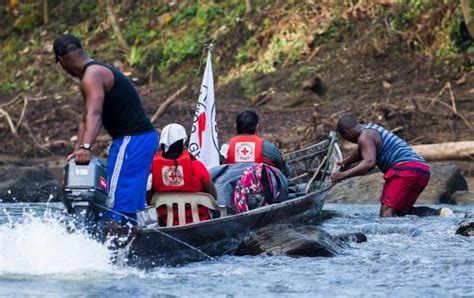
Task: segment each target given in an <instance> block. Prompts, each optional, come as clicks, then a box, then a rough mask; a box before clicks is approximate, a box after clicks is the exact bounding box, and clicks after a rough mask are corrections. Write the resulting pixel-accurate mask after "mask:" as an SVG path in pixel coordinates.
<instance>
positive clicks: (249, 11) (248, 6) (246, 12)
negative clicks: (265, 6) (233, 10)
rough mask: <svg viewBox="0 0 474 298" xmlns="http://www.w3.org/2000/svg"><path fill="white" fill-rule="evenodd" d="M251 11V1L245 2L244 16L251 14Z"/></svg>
mask: <svg viewBox="0 0 474 298" xmlns="http://www.w3.org/2000/svg"><path fill="white" fill-rule="evenodd" d="M252 10H253V6H252V0H245V14H249V13H251V12H252Z"/></svg>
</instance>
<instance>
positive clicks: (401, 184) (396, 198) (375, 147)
mask: <svg viewBox="0 0 474 298" xmlns="http://www.w3.org/2000/svg"><path fill="white" fill-rule="evenodd" d="M337 130H338V131H339V133H340V134H341V136H342V137H343V138H344V139H346V140H348V141H349V142H352V143H356V144H357V145H358V148H357V150H355V151H354V152H353V153H352V154H350V155H349V156H348V157H347V158H345V159H344V160H342V161H340V162H339V164H340V165H341V166H342V168H343V169H344V168H345V167H347V166H348V165H350V164H352V163H355V162H359V164H358V165H356V166H355V167H353V168H350V169H347V170H345V171H343V172H337V173H333V174H332V175H331V180H332V181H333V182H337V181H341V180H344V179H347V178H350V177H354V176H359V175H363V174H366V173H368V172H369V171H370V170H372V169H373V168H374V167H375V166H377V167H378V168H379V169H380V171H382V172H383V173H384V179H385V185H384V188H383V192H382V196H381V198H380V201H381V208H380V216H381V217H392V216H403V215H406V214H410V213H412V214H416V213H420V212H417V210H416V209H418V208H422V209H421V210H420V211H422V213H424V215H427V214H426V213H427V212H426V211H429V210H427V209H430V208H427V207H418V208H415V207H413V205H414V204H415V201H416V200H417V199H418V197H419V196H420V194H421V193H422V192H423V190H424V189H425V187H426V186H427V185H428V182H429V180H430V168H429V167H428V165H427V164H426V162H425V160H424V159H423V158H422V157H421V156H419V155H418V154H416V152H415V151H414V150H413V149H412V148H411V147H410V146H409V145H408V144H407V143H406V142H405V141H403V140H402V139H400V138H399V137H397V136H396V135H395V134H393V133H391V132H390V131H388V130H387V129H385V128H383V127H382V126H380V125H376V124H372V123H369V124H360V123H359V122H358V121H357V119H356V118H355V117H352V116H343V117H342V118H341V119H340V120H339V121H338V123H337ZM431 210H433V211H434V212H431V213H434V214H439V212H438V211H437V210H434V209H431ZM429 213H430V212H429ZM434 214H430V215H434Z"/></svg>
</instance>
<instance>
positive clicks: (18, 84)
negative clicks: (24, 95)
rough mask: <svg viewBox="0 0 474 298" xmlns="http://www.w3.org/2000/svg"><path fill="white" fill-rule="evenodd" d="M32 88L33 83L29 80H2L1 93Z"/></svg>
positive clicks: (0, 83) (0, 84)
mask: <svg viewBox="0 0 474 298" xmlns="http://www.w3.org/2000/svg"><path fill="white" fill-rule="evenodd" d="M30 88H31V84H30V82H29V81H28V80H23V81H13V82H0V93H10V92H13V91H25V90H29V89H30Z"/></svg>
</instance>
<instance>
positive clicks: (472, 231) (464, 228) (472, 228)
mask: <svg viewBox="0 0 474 298" xmlns="http://www.w3.org/2000/svg"><path fill="white" fill-rule="evenodd" d="M456 234H459V235H463V236H466V237H472V236H474V221H472V222H465V223H462V224H461V225H460V226H459V228H458V229H457V231H456Z"/></svg>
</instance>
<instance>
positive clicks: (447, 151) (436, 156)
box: [413, 141, 474, 161]
mask: <svg viewBox="0 0 474 298" xmlns="http://www.w3.org/2000/svg"><path fill="white" fill-rule="evenodd" d="M413 149H414V150H415V151H416V153H418V154H419V155H421V156H422V157H423V158H424V159H426V160H428V161H435V160H458V159H474V141H464V142H451V143H439V144H427V145H416V146H413Z"/></svg>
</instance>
